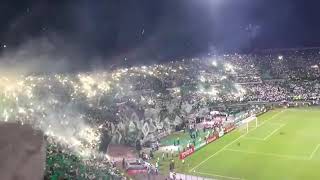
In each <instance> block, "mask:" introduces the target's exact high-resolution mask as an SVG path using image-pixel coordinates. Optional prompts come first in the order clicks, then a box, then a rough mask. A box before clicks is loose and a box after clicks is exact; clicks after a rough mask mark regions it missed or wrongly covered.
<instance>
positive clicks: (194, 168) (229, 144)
mask: <svg viewBox="0 0 320 180" xmlns="http://www.w3.org/2000/svg"><path fill="white" fill-rule="evenodd" d="M282 112H284V110H282V111H280V112H277V113H276V114H274V115H273V116H271V117H270V118H269V119H267V120H265V121H264V122H263V123H261V124H260V125H259V126H258V127H260V126H262V125H263V124H265V123H266V122H268V121H270V120H271V119H273V118H275V117H277V116H278V115H279V114H281V113H282ZM258 127H255V128H254V129H252V130H251V131H253V130H255V129H257V128H258ZM249 132H250V131H249ZM249 132H247V133H245V134H243V135H241V136H239V137H238V138H236V139H235V140H233V141H231V142H230V143H228V144H227V145H225V146H223V147H222V148H221V149H220V150H218V151H217V152H215V153H213V154H212V155H211V156H209V157H208V158H207V159H205V160H203V161H202V162H200V163H199V164H198V165H196V166H195V167H193V168H191V169H190V170H189V172H192V171H194V172H195V170H196V169H197V168H198V167H199V166H201V165H202V164H203V163H205V162H207V161H208V160H209V159H211V158H212V157H214V156H216V155H217V154H219V153H220V152H222V151H223V150H224V149H226V148H227V147H229V146H231V145H232V144H233V143H235V142H237V141H238V140H239V139H241V138H243V137H245V136H246V135H247V134H248V133H249Z"/></svg>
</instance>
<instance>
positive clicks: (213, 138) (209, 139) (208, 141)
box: [207, 135, 219, 144]
mask: <svg viewBox="0 0 320 180" xmlns="http://www.w3.org/2000/svg"><path fill="white" fill-rule="evenodd" d="M218 138H219V136H217V135H213V136H209V137H208V139H207V144H209V143H211V142H213V141H215V140H217V139H218Z"/></svg>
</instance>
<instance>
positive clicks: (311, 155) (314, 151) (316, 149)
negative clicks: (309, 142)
mask: <svg viewBox="0 0 320 180" xmlns="http://www.w3.org/2000/svg"><path fill="white" fill-rule="evenodd" d="M319 147H320V144H318V145H317V146H316V147H315V148H314V150H313V151H312V153H311V154H310V156H309V160H311V159H312V158H313V156H314V154H315V153H316V152H317V151H318V149H319Z"/></svg>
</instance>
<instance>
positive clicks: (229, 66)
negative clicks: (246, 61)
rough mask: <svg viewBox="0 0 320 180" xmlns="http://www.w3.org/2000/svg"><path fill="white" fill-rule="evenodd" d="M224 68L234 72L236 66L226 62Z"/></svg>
mask: <svg viewBox="0 0 320 180" xmlns="http://www.w3.org/2000/svg"><path fill="white" fill-rule="evenodd" d="M224 68H225V70H226V71H230V72H234V67H233V66H232V65H231V64H229V63H226V64H224Z"/></svg>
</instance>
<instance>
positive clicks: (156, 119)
mask: <svg viewBox="0 0 320 180" xmlns="http://www.w3.org/2000/svg"><path fill="white" fill-rule="evenodd" d="M319 66H320V50H319V49H306V50H295V49H290V50H283V51H271V52H270V51H265V52H257V53H255V54H249V55H240V54H232V55H222V56H211V57H206V58H201V59H188V60H181V61H175V62H170V63H168V64H162V65H152V66H141V67H128V68H121V69H117V70H113V71H109V72H100V71H99V72H98V71H97V72H87V73H78V74H46V75H44V74H43V75H39V74H37V75H28V76H14V77H12V76H8V77H1V78H0V96H1V99H2V101H1V104H0V108H1V109H0V110H1V112H0V115H1V117H2V118H1V119H3V121H19V122H21V123H22V124H23V123H30V124H32V125H33V126H34V127H35V128H36V129H41V130H42V131H43V132H44V133H45V134H46V135H47V136H50V137H53V139H54V144H65V145H67V146H66V147H67V149H70V150H71V151H72V152H74V153H75V154H77V155H79V156H81V157H88V156H91V155H92V154H95V153H96V152H97V151H102V152H105V151H106V148H107V146H108V144H109V143H110V142H112V143H125V144H130V145H134V143H135V142H136V139H141V140H142V142H143V143H145V142H147V141H150V140H152V139H156V138H159V137H161V136H163V135H165V134H167V133H170V132H171V130H174V129H175V128H176V127H177V126H179V125H181V124H182V123H183V122H184V121H185V120H186V119H190V118H192V117H194V116H201V115H203V114H207V113H208V112H209V107H215V106H218V107H221V106H222V107H226V108H227V106H228V105H229V104H237V103H247V102H251V101H258V102H280V101H296V100H304V101H307V100H308V101H309V100H312V101H319V98H320V84H319V77H320V69H319Z"/></svg>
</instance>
